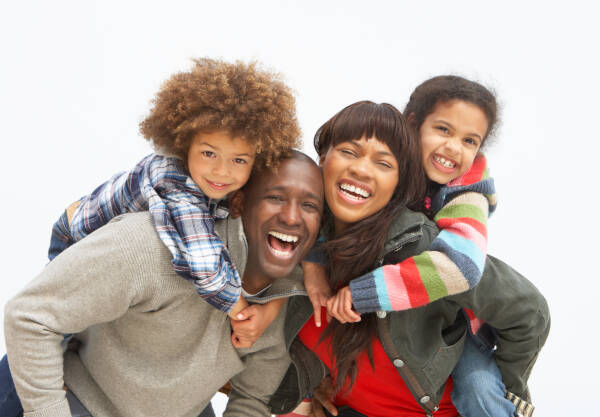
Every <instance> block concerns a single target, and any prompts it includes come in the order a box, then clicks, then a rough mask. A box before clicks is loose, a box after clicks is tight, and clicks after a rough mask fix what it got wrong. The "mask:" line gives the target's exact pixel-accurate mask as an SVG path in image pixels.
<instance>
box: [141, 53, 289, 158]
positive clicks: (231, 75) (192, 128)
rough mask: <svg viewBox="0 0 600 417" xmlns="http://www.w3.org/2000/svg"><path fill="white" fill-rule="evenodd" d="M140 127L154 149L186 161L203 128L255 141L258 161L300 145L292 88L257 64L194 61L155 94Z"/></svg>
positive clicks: (276, 156) (206, 60)
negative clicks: (148, 112)
mask: <svg viewBox="0 0 600 417" xmlns="http://www.w3.org/2000/svg"><path fill="white" fill-rule="evenodd" d="M152 102H153V108H152V109H151V110H150V115H149V116H148V117H147V118H146V119H145V120H144V121H142V122H141V123H140V132H141V133H142V135H144V137H145V138H146V139H148V140H149V141H151V142H152V143H153V144H154V146H155V147H156V148H163V149H167V150H169V151H170V152H173V153H175V154H176V155H179V156H180V157H182V158H183V159H184V160H187V152H188V149H189V146H190V142H191V140H192V139H193V137H194V136H195V135H196V134H197V133H199V132H207V133H208V132H211V131H216V130H224V131H226V132H228V133H229V134H230V135H231V136H233V137H243V138H244V139H246V140H247V141H248V142H250V143H252V144H254V145H255V146H256V151H257V160H256V166H257V167H259V166H273V165H275V164H276V163H277V162H278V160H279V158H280V157H281V156H282V155H284V154H286V153H287V152H288V151H289V150H291V149H292V148H294V147H298V146H299V137H300V128H299V126H298V120H297V118H296V102H295V99H294V96H293V95H292V91H291V89H290V88H289V87H287V86H286V85H285V84H284V83H283V82H282V81H281V79H280V77H279V75H278V74H275V73H271V72H267V71H264V70H261V69H259V68H258V67H257V64H256V63H250V64H245V63H243V62H236V63H235V64H232V63H228V62H224V61H218V60H213V59H208V58H202V59H196V60H194V66H193V68H192V69H191V71H189V72H181V73H177V74H175V75H173V76H172V77H171V78H169V79H168V80H167V81H166V82H165V83H164V84H163V86H162V87H161V89H160V90H159V92H158V93H157V94H156V97H155V98H154V99H153V101H152Z"/></svg>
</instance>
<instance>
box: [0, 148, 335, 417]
mask: <svg viewBox="0 0 600 417" xmlns="http://www.w3.org/2000/svg"><path fill="white" fill-rule="evenodd" d="M322 208H323V188H322V179H321V173H320V170H319V169H318V167H317V166H316V165H315V163H314V162H313V161H312V160H310V158H308V157H307V156H306V155H304V154H302V153H299V152H294V153H293V154H292V155H291V157H289V158H288V159H286V160H284V161H282V163H281V164H280V166H279V167H278V169H277V170H276V171H268V170H266V171H263V172H257V173H255V174H254V176H253V178H252V179H251V181H250V182H249V183H248V184H247V185H246V186H245V187H244V189H243V190H242V191H240V192H239V194H236V195H234V196H232V207H231V216H230V218H229V219H227V220H224V221H223V222H221V223H220V224H217V225H216V228H215V229H216V230H217V232H218V233H219V234H220V236H221V237H222V239H223V241H224V242H225V243H226V244H227V246H228V248H229V251H230V255H231V257H232V259H233V261H234V263H235V264H236V266H237V267H238V268H239V270H240V272H242V271H243V275H242V276H243V280H242V282H243V287H244V290H245V292H246V294H247V299H248V301H250V302H257V303H264V302H266V301H269V300H272V299H275V298H281V297H287V296H289V295H291V294H294V293H296V292H297V291H298V290H299V288H300V285H299V283H298V278H299V277H300V276H301V274H299V273H298V271H297V270H296V271H294V268H295V267H296V265H297V263H298V262H299V261H300V260H301V259H302V257H303V256H304V255H305V254H306V252H307V251H308V249H310V247H311V246H312V244H313V243H314V241H315V238H316V236H317V233H318V229H319V223H320V216H321V212H322ZM240 215H241V217H242V222H240V220H239V218H238V216H240ZM241 223H243V226H244V228H245V230H246V238H244V235H243V233H242V227H241ZM246 242H247V247H248V255H247V259H246ZM170 261H171V254H170V252H169V251H168V249H167V248H166V247H165V246H164V245H163V244H162V242H161V240H160V239H159V238H158V236H157V234H156V230H155V228H154V226H153V224H152V220H151V217H150V215H149V214H148V213H136V214H127V215H124V216H121V217H118V218H116V219H114V220H113V221H112V222H111V223H109V224H108V225H106V226H104V227H102V228H101V229H99V230H98V231H96V232H94V233H93V234H91V235H90V236H88V237H87V238H85V239H84V240H82V241H81V242H78V243H77V244H75V245H73V246H72V247H71V248H69V249H68V250H66V251H65V252H64V253H62V254H61V255H59V256H58V257H57V258H56V259H55V260H54V261H52V262H51V263H50V264H49V265H48V266H47V267H46V268H45V269H44V270H43V271H42V273H41V274H40V275H39V276H38V277H36V278H35V279H34V280H33V281H32V282H31V283H30V284H29V285H28V286H27V287H26V288H25V289H24V290H23V291H22V292H21V293H20V294H18V295H17V296H16V297H15V298H14V299H12V300H11V301H10V302H9V303H8V304H7V307H6V319H5V334H6V345H7V352H8V360H9V363H10V368H11V372H12V375H13V379H14V382H15V386H16V388H17V392H18V394H19V397H20V399H21V402H22V404H23V408H24V410H25V416H32V417H33V416H35V417H38V416H39V417H45V416H65V417H71V411H70V409H69V405H71V406H72V407H73V406H74V404H75V403H77V400H79V401H80V403H81V404H82V405H83V407H85V408H86V409H87V410H89V412H90V415H92V416H96V417H100V416H115V417H116V416H145V417H147V416H166V415H173V416H181V417H186V416H189V417H196V416H198V415H199V414H200V412H201V411H202V410H203V409H204V407H205V406H206V405H207V404H208V402H209V401H210V398H211V397H212V396H213V395H214V394H215V393H216V392H217V390H218V389H219V388H220V387H221V386H222V385H223V384H224V383H225V382H227V381H229V380H230V382H231V385H232V388H233V389H232V392H231V394H230V400H229V403H228V405H227V409H226V411H225V415H226V416H233V415H235V416H269V415H270V413H269V409H268V406H267V402H268V400H269V398H270V395H271V393H272V392H273V391H274V390H275V388H276V387H277V386H278V385H279V383H280V382H281V379H282V377H283V375H284V373H285V371H286V369H287V367H288V365H289V357H288V355H287V353H286V348H285V345H284V341H283V317H284V313H285V307H284V308H283V310H282V312H281V313H280V314H279V316H278V317H277V318H276V319H275V321H273V323H272V324H271V325H270V326H269V328H268V329H267V330H266V331H265V333H264V334H263V335H262V336H261V337H260V338H259V339H258V340H257V341H256V343H254V345H252V347H250V348H246V349H237V350H236V349H234V347H233V346H232V345H231V342H230V337H231V327H230V323H229V321H228V318H227V315H226V314H225V313H223V312H221V311H218V310H216V309H214V308H212V307H210V305H209V304H208V303H206V302H203V301H202V300H200V299H198V297H197V295H196V293H195V291H194V287H193V285H192V284H191V283H190V282H188V281H184V280H182V279H181V278H179V277H178V276H177V275H176V274H175V273H174V272H173V269H172V267H171V262H170ZM65 334H74V335H75V336H74V340H76V341H77V342H78V343H77V344H78V346H77V348H72V349H69V350H67V352H66V353H64V354H63V350H62V348H61V342H62V340H63V337H64V335H65ZM72 345H73V344H72ZM256 381H261V383H260V384H257V383H256ZM64 387H66V389H68V391H69V393H68V396H67V397H68V398H69V400H67V397H66V394H65V390H64V389H63V388H64ZM3 388H4V387H3ZM73 394H74V395H73ZM83 415H86V414H83Z"/></svg>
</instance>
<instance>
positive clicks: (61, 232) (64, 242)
mask: <svg viewBox="0 0 600 417" xmlns="http://www.w3.org/2000/svg"><path fill="white" fill-rule="evenodd" d="M70 236H71V232H70V231H69V220H68V218H67V212H66V211H64V212H63V214H62V216H60V217H59V218H58V220H57V221H56V223H54V224H53V225H52V235H51V236H50V247H49V248H48V259H49V260H52V259H54V258H55V257H56V256H57V255H58V254H59V253H61V252H62V251H64V250H65V249H67V248H68V247H69V246H71V245H72V244H73V243H74V242H73V240H71V239H70Z"/></svg>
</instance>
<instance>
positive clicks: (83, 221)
mask: <svg viewBox="0 0 600 417" xmlns="http://www.w3.org/2000/svg"><path fill="white" fill-rule="evenodd" d="M214 206H215V204H214V203H213V202H210V201H209V200H208V198H207V197H206V196H205V195H204V194H203V193H202V191H201V190H200V188H199V187H198V186H197V185H196V184H195V183H194V182H193V181H192V180H191V178H190V177H189V175H188V173H187V171H186V170H185V168H184V167H183V163H182V162H181V160H179V159H177V158H171V157H165V156H162V155H157V154H151V155H149V156H147V157H146V158H144V159H143V160H142V161H140V162H139V163H138V164H137V165H136V166H135V167H134V168H133V169H132V170H131V171H129V172H125V173H122V174H118V175H115V176H114V177H113V178H111V179H110V180H108V181H107V182H105V183H104V184H102V185H101V186H99V187H98V188H96V190H94V192H93V193H92V194H90V195H88V196H85V197H83V198H82V199H81V204H80V205H79V207H78V208H77V210H76V211H75V213H74V214H73V218H72V220H71V221H70V222H69V233H70V236H69V237H68V238H69V239H71V240H72V241H78V240H80V239H82V238H84V237H85V236H87V235H88V234H89V233H91V232H93V231H94V230H97V229H98V228H100V227H102V226H103V225H105V224H106V223H108V222H109V221H110V220H111V219H112V218H114V217H116V216H118V215H120V214H123V213H130V212H139V211H145V210H149V211H150V213H151V214H152V218H153V220H154V224H155V227H156V230H157V232H158V235H159V237H160V239H161V240H162V241H163V243H164V244H165V246H167V248H168V249H169V251H170V252H171V254H172V255H173V259H172V261H171V262H172V264H173V269H174V270H175V271H176V272H177V273H178V274H179V275H181V276H182V277H184V278H185V279H188V280H190V281H192V282H193V283H194V285H195V286H196V290H197V292H198V294H200V296H201V297H202V298H204V299H205V300H206V301H207V302H208V303H209V304H211V305H212V306H213V307H215V308H216V309H218V310H221V311H224V312H227V313H229V312H230V311H231V309H232V308H233V307H234V304H235V303H236V302H238V301H239V300H240V294H241V279H240V276H239V273H238V271H237V270H236V268H235V266H234V265H233V263H232V262H231V259H230V256H229V253H228V251H227V248H226V247H225V245H224V244H223V242H222V241H221V239H220V238H219V237H218V236H217V235H216V233H215V232H214V221H215V218H214V216H215V215H216V211H215V207H214ZM63 217H64V215H63ZM61 220H62V218H61ZM57 224H58V223H57ZM55 228H56V227H55ZM63 234H64V233H63ZM53 240H54V229H53ZM62 249H64V247H63V248H62ZM62 249H59V250H62ZM54 256H55V255H54Z"/></svg>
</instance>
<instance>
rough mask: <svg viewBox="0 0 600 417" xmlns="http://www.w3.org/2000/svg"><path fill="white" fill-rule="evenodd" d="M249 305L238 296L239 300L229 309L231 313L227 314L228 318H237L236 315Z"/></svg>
mask: <svg viewBox="0 0 600 417" xmlns="http://www.w3.org/2000/svg"><path fill="white" fill-rule="evenodd" d="M249 305H250V304H248V301H246V299H245V298H244V297H242V296H240V298H238V300H237V301H236V303H235V304H234V305H233V307H232V308H231V311H230V312H229V313H227V315H228V316H229V318H231V319H235V318H236V317H237V315H238V313H240V312H241V311H242V310H243V309H245V308H246V307H248V306H249Z"/></svg>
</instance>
